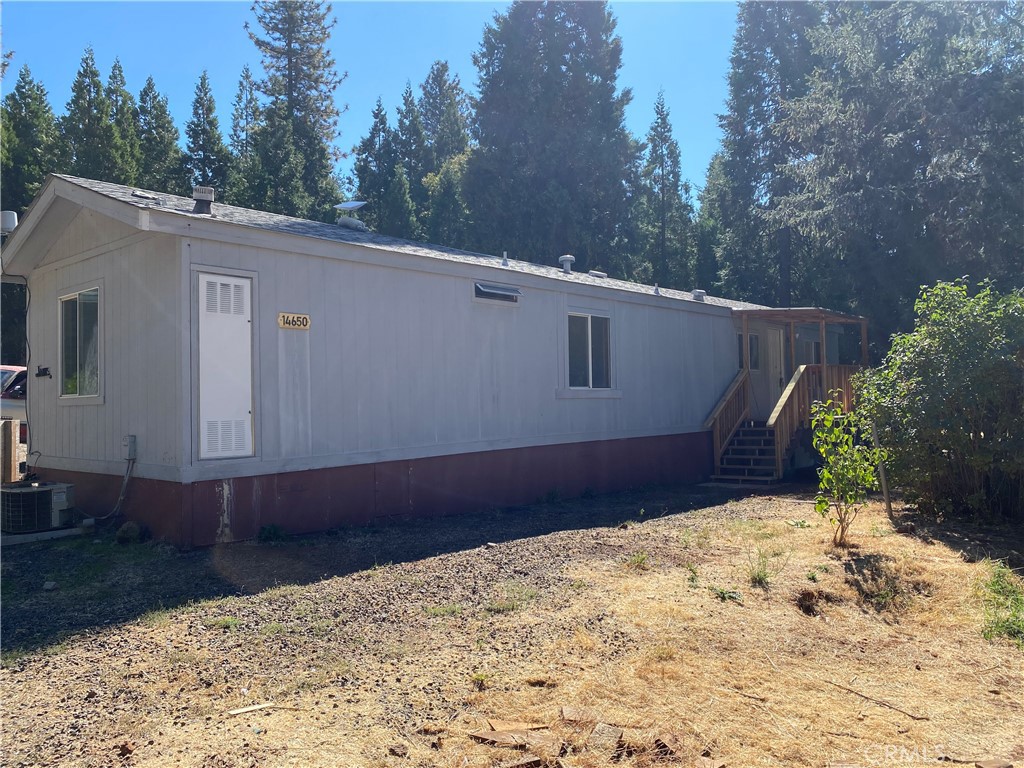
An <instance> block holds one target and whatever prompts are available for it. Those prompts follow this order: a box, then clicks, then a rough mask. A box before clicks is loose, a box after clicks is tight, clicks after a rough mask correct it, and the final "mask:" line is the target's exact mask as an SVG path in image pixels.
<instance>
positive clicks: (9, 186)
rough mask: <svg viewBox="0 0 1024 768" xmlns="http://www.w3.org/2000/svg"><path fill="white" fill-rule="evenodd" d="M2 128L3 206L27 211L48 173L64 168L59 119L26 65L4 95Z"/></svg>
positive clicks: (0, 178)
mask: <svg viewBox="0 0 1024 768" xmlns="http://www.w3.org/2000/svg"><path fill="white" fill-rule="evenodd" d="M0 128H2V130H3V138H2V142H3V159H2V162H0V197H2V207H3V210H5V211H6V210H12V211H19V212H20V211H24V209H25V208H27V207H28V204H29V203H30V202H32V198H33V197H35V195H36V193H37V192H38V191H39V188H40V187H41V186H42V183H43V179H44V178H45V177H46V174H48V173H52V172H55V171H60V170H62V169H61V168H60V167H59V160H60V154H61V153H60V146H59V144H60V137H59V134H58V132H57V120H56V118H55V117H54V115H53V110H52V109H50V102H49V99H48V97H47V94H46V89H45V88H44V87H43V86H42V84H41V83H39V82H37V81H35V80H34V79H33V78H32V73H31V72H30V71H29V68H28V67H27V66H23V67H22V68H21V71H20V72H19V73H18V82H17V83H16V84H15V86H14V90H13V91H11V92H10V93H8V94H7V96H5V97H4V102H3V107H2V112H0Z"/></svg>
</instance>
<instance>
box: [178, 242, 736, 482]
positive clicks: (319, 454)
mask: <svg viewBox="0 0 1024 768" xmlns="http://www.w3.org/2000/svg"><path fill="white" fill-rule="evenodd" d="M338 248H339V253H340V254H341V255H342V256H344V255H345V253H346V252H349V253H357V252H358V253H359V254H360V257H361V258H363V259H365V254H366V251H365V250H362V249H358V248H356V247H355V246H338ZM346 249H349V250H348V251H346ZM186 250H187V252H188V254H189V256H188V259H190V260H191V262H192V269H193V280H194V279H195V278H194V274H195V272H196V271H202V272H210V273H216V272H217V268H218V267H219V268H222V269H225V270H226V271H227V272H228V273H230V272H231V271H232V270H239V271H242V272H245V273H250V272H251V273H255V277H256V279H255V282H254V294H255V295H254V308H255V311H256V312H257V316H256V318H255V322H254V326H255V327H254V334H255V344H256V346H257V349H256V355H255V360H256V363H255V365H256V366H257V367H258V371H257V374H256V382H257V383H256V397H257V401H256V413H255V419H256V435H257V445H256V452H257V458H256V459H254V460H232V461H229V462H225V461H199V460H194V461H193V462H192V469H191V471H188V470H186V476H187V479H204V478H213V477H226V476H231V475H248V474H256V473H263V472H278V471H289V470H295V469H305V468H313V467H325V466H333V465H343V464H357V463H366V462H374V461H383V460H390V459H400V458H415V457H421V456H429V455H439V454H448V453H458V452H464V451H474V450H491V449H497V448H506V447H517V446H523V445H535V444H547V443H560V442H569V441H584V440H605V439H613V438H620V437H634V436H645V435H659V434H673V433H680V432H692V431H698V430H700V429H701V426H702V423H703V421H704V419H705V418H706V416H707V414H708V413H709V412H710V410H711V409H712V408H713V407H714V405H715V403H716V402H717V401H718V398H719V397H720V396H721V394H722V392H723V390H724V389H725V387H726V386H728V384H729V382H730V381H731V380H732V378H733V377H734V376H735V374H736V338H735V326H734V323H733V320H732V318H731V317H730V314H729V311H728V310H726V309H723V308H720V307H711V306H701V305H695V306H693V310H692V311H679V309H676V308H669V307H667V306H658V303H659V302H661V303H662V304H671V305H672V307H680V306H682V304H681V303H680V302H669V301H668V300H664V299H660V300H659V299H655V298H654V297H649V298H648V297H643V296H638V297H637V298H636V300H634V301H623V300H621V299H618V298H616V296H617V294H615V295H613V294H611V292H609V291H602V290H600V289H591V288H587V287H585V286H580V287H578V290H577V289H576V287H575V286H573V285H572V284H571V283H558V282H554V281H545V280H542V279H540V278H537V277H536V276H522V275H518V274H517V273H515V272H514V271H510V270H500V269H494V268H490V267H487V266H483V265H482V266H480V267H479V268H472V267H470V268H469V269H470V271H472V272H473V274H472V275H467V276H464V277H455V276H451V275H439V274H435V273H430V272H421V271H415V270H414V269H396V268H390V267H384V266H379V265H375V264H365V263H356V262H352V261H343V260H334V259H325V258H318V257H311V256H302V255H297V254H289V253H284V252H281V251H275V250H267V249H260V248H255V247H243V246H238V245H230V244H224V243H218V242H213V241H207V240H199V239H192V240H189V241H186ZM410 263H411V264H416V263H420V264H423V263H424V262H422V261H419V260H417V259H416V258H415V257H410ZM426 266H428V267H429V266H430V263H429V262H426ZM474 280H484V281H489V282H496V283H503V284H512V285H517V286H520V287H521V288H522V291H523V296H522V298H521V299H520V302H519V304H518V305H516V306H510V305H506V304H488V303H484V302H481V301H474V298H473V282H474ZM566 290H573V293H572V294H567V293H566ZM570 308H572V309H573V310H574V311H575V310H578V309H580V308H584V309H585V308H590V309H592V310H595V311H598V312H602V313H608V314H610V315H611V318H612V320H611V323H612V326H611V327H612V338H613V346H612V358H613V360H612V366H613V367H612V370H613V381H612V386H613V389H614V390H615V394H616V395H617V396H615V397H601V398H580V397H573V396H571V395H572V393H569V394H568V395H567V394H566V392H565V383H566V375H567V374H566V333H567V331H566V327H567V316H568V312H569V311H570ZM279 312H294V313H302V314H308V315H310V316H311V318H312V324H311V330H310V331H308V332H307V331H295V330H281V329H279V328H278V326H277V315H278V313H279ZM193 382H194V375H193ZM193 386H194V384H193ZM193 455H195V454H194V453H193ZM185 463H186V464H187V463H188V462H185Z"/></svg>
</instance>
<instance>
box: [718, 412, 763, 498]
mask: <svg viewBox="0 0 1024 768" xmlns="http://www.w3.org/2000/svg"><path fill="white" fill-rule="evenodd" d="M775 451H776V440H775V429H774V428H773V427H768V426H765V423H764V422H763V421H762V422H756V421H744V422H743V423H741V424H740V425H739V426H738V427H737V428H736V432H735V433H734V434H733V436H732V439H731V440H730V441H729V443H728V445H726V447H725V449H724V450H723V451H722V455H721V458H719V460H718V467H717V468H716V469H717V472H716V473H715V474H714V475H712V476H711V479H712V480H714V481H715V482H719V483H738V484H743V485H769V484H771V483H774V482H775V481H777V480H778V479H779V477H778V475H777V473H776V465H777V462H776V454H775Z"/></svg>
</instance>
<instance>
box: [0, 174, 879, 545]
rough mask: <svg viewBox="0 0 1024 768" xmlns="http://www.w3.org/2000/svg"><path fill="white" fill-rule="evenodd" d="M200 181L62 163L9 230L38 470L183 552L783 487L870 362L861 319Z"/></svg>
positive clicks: (7, 265) (7, 247)
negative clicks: (818, 415)
mask: <svg viewBox="0 0 1024 768" xmlns="http://www.w3.org/2000/svg"><path fill="white" fill-rule="evenodd" d="M196 197H197V198H199V199H187V198H183V197H177V196H174V195H168V194H163V193H159V192H150V191H145V190H139V189H135V188H132V187H126V186H120V185H116V184H108V183H103V182H97V181H90V180H86V179H80V178H74V177H70V176H61V175H54V176H50V177H49V178H48V179H47V181H46V182H45V184H44V186H43V188H42V190H41V191H40V193H39V195H38V196H37V198H36V200H35V201H34V202H33V203H32V206H31V207H30V208H29V210H28V211H27V213H26V215H25V216H24V218H23V220H22V222H21V223H20V224H19V225H18V226H17V228H16V229H15V230H14V232H13V234H11V235H10V237H9V238H8V240H7V242H6V243H5V244H4V247H3V267H4V273H5V279H19V280H21V279H24V280H25V281H27V284H28V287H29V290H30V292H31V303H30V306H29V310H28V312H29V317H28V334H29V344H30V349H31V359H30V360H29V362H28V366H29V394H28V419H29V438H30V441H31V442H30V446H29V449H30V453H31V461H30V463H31V469H32V471H34V472H35V473H36V474H37V475H38V476H39V477H40V478H42V479H44V480H54V481H60V482H65V483H71V484H73V485H74V496H75V501H76V504H77V506H78V507H79V508H81V509H82V510H83V511H84V512H86V513H88V514H97V515H98V514H104V513H105V512H107V511H109V510H110V509H112V508H113V507H114V506H115V504H116V503H117V501H118V498H119V495H120V490H121V488H122V486H123V484H124V481H125V478H128V481H127V495H126V498H125V501H124V504H123V507H122V511H123V512H124V513H125V514H126V515H127V516H128V517H129V518H130V519H135V520H138V521H139V522H141V523H144V524H145V525H146V526H148V527H149V528H150V530H151V531H152V532H153V533H154V534H155V535H156V536H158V537H161V538H163V539H166V540H169V541H172V542H175V543H177V544H180V545H184V546H193V545H195V546H201V545H209V544H213V543H216V542H224V541H232V540H239V539H247V538H252V537H254V536H256V535H257V533H258V532H259V530H260V528H261V527H263V526H268V525H276V526H280V527H281V528H282V529H284V530H286V531H289V532H305V531H315V530H325V529H329V528H333V527H338V526H343V525H349V524H359V523H366V522H370V521H374V520H380V519H387V518H413V517H421V516H432V515H444V514H455V513H459V512H464V511H469V510H479V509H487V508H494V507H505V506H513V505H518V504H523V503H530V502H533V501H535V500H537V499H540V498H545V497H549V496H553V495H558V496H560V497H563V498H565V497H570V496H576V495H580V494H583V493H584V492H587V491H592V492H597V493H600V492H607V491H612V490H617V489H624V488H629V487H635V486H639V485H643V484H649V483H687V482H699V481H702V480H706V479H708V478H709V477H712V476H715V477H719V478H722V479H728V480H735V481H748V480H770V479H773V478H778V477H781V476H782V474H783V473H784V472H785V471H786V468H787V466H788V463H789V462H790V461H791V457H792V455H793V453H794V451H793V448H792V445H791V444H792V441H793V439H794V436H796V435H797V434H798V433H799V430H800V429H801V427H805V426H806V420H807V411H808V408H809V404H810V400H811V399H812V398H813V397H816V396H819V395H820V394H821V393H822V392H824V391H827V390H828V389H831V388H833V387H838V388H844V389H845V390H846V391H848V379H849V374H850V372H852V371H853V370H854V369H855V367H856V365H857V364H859V363H860V362H861V361H862V360H863V355H864V338H865V322H864V320H863V319H862V318H856V317H852V316H848V315H841V314H838V313H834V312H828V311H825V310H821V309H815V308H804V309H791V308H784V309H780V308H770V307H762V306H757V305H753V304H747V303H742V302H736V301H727V300H724V299H719V298H714V297H712V296H707V295H705V294H704V292H703V291H697V290H694V291H692V292H684V291H675V290H667V289H659V288H658V287H656V286H646V285H639V284H636V283H629V282H624V281H619V280H614V279H610V278H608V277H607V276H605V275H603V274H601V273H597V272H590V273H582V272H580V271H577V270H574V269H573V266H572V259H571V258H569V257H562V258H561V259H559V255H558V254H551V255H550V256H547V255H545V257H544V260H546V261H548V262H549V263H550V266H543V265H538V264H536V263H530V262H526V261H520V260H515V259H508V258H503V257H502V256H493V255H484V254H477V253H468V252H464V251H458V250H454V249H450V248H445V247H441V246H433V245H425V244H422V243H413V242H409V241H404V240H398V239H395V238H390V237H385V236H382V235H378V234H375V233H372V232H366V231H362V230H361V229H360V228H358V226H355V225H354V223H353V222H352V220H351V219H341V220H339V221H340V222H341V223H339V224H326V223H319V222H312V221H305V220H300V219H295V218H290V217H287V216H280V215H276V214H268V213H262V212H259V211H253V210H246V209H242V208H237V207H232V206H228V205H222V204H219V203H216V202H212V203H211V202H210V201H209V200H208V199H207V200H204V199H202V198H204V197H209V195H207V194H203V193H200V194H197V195H196ZM530 256H531V257H533V256H537V255H536V254H530ZM7 276H18V277H7Z"/></svg>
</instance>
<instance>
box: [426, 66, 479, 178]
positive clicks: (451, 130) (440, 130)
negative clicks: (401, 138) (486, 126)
mask: <svg viewBox="0 0 1024 768" xmlns="http://www.w3.org/2000/svg"><path fill="white" fill-rule="evenodd" d="M420 92H421V94H422V95H421V96H420V100H419V105H418V106H419V112H420V116H421V119H422V121H423V130H424V132H425V133H426V136H427V143H428V144H429V145H430V147H431V149H432V153H433V161H434V164H433V167H432V169H431V170H433V169H435V168H440V167H441V165H442V164H443V163H444V161H445V160H447V159H448V158H449V157H454V156H455V155H460V154H462V153H463V152H465V151H466V149H467V148H468V147H469V107H468V99H467V98H466V93H465V91H463V90H462V85H461V84H460V83H459V78H458V76H453V75H451V74H450V70H449V67H448V62H447V61H435V62H434V63H433V64H432V65H431V66H430V72H429V73H428V74H427V78H426V80H424V81H423V83H422V85H420Z"/></svg>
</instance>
